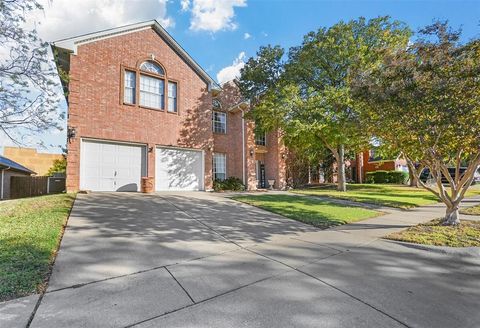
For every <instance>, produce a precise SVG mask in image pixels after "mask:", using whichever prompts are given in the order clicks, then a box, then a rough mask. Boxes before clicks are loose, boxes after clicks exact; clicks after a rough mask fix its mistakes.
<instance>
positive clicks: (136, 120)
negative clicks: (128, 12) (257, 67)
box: [52, 21, 285, 191]
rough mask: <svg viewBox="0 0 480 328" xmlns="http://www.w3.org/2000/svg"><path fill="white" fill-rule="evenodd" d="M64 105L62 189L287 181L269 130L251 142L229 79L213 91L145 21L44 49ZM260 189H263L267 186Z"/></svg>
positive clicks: (243, 106)
mask: <svg viewBox="0 0 480 328" xmlns="http://www.w3.org/2000/svg"><path fill="white" fill-rule="evenodd" d="M52 49H53V51H54V53H55V55H56V56H55V60H56V63H57V67H58V69H59V71H61V72H62V73H67V74H68V76H69V79H68V81H62V83H63V87H64V90H65V91H66V94H67V103H68V131H67V135H68V143H67V148H68V153H67V190H68V191H76V190H93V191H138V190H139V188H140V181H141V177H147V176H148V177H152V178H154V180H155V189H156V190H158V191H163V190H210V189H211V188H212V185H213V180H214V179H224V178H227V177H229V176H235V177H238V178H240V179H242V180H243V181H244V183H245V184H246V185H247V187H248V189H255V188H257V186H258V184H259V183H258V181H257V180H258V176H259V174H260V173H262V175H263V176H264V177H265V180H267V179H271V180H275V187H276V188H283V187H284V185H285V182H284V180H285V178H284V176H285V173H284V171H285V167H284V157H285V155H284V149H283V146H282V144H281V142H279V138H278V137H277V134H276V133H271V134H269V135H267V136H266V138H265V142H263V141H262V140H260V139H262V138H259V137H258V136H257V137H258V138H257V139H258V141H257V143H265V145H256V143H255V134H254V128H255V127H254V124H253V122H249V121H248V120H245V119H243V113H244V111H245V110H246V109H247V108H248V104H247V103H245V102H243V101H242V100H241V97H240V96H239V93H238V89H237V88H236V86H235V85H234V84H233V83H229V84H226V85H224V86H223V88H222V87H219V86H218V85H217V84H216V83H215V81H214V80H213V79H212V78H211V77H210V76H209V75H208V74H207V73H206V72H205V71H204V70H203V69H202V68H201V67H200V66H199V65H198V64H197V63H196V62H195V61H194V60H193V59H192V57H190V55H189V54H188V53H187V52H186V51H185V50H184V49H183V48H182V47H181V46H180V45H179V44H178V43H177V42H176V41H175V40H174V39H173V38H172V37H171V36H170V35H169V34H168V33H167V32H166V31H165V30H164V29H163V28H162V27H161V26H160V25H159V24H158V22H156V21H148V22H143V23H138V24H132V25H128V26H124V27H119V28H114V29H110V30H105V31H100V32H96V33H91V34H87V35H82V36H78V37H73V38H68V39H64V40H60V41H57V42H54V43H52ZM265 186H266V184H265Z"/></svg>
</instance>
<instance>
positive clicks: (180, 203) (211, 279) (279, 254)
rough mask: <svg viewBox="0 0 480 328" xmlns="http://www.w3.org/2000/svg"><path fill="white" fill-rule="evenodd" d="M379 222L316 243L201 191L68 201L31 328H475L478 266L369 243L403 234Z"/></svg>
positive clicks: (304, 232)
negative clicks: (65, 219) (63, 225)
mask: <svg viewBox="0 0 480 328" xmlns="http://www.w3.org/2000/svg"><path fill="white" fill-rule="evenodd" d="M434 212H435V209H434V208H433V207H432V210H431V211H430V210H429V209H428V208H427V209H425V208H423V209H421V210H419V211H418V213H417V214H418V215H424V216H425V218H426V217H429V216H431V215H434ZM389 215H393V217H392V218H390V219H389V218H388V215H387V216H385V217H380V218H375V219H372V220H368V221H363V222H361V223H359V224H358V225H349V226H344V227H342V228H339V229H336V230H329V231H320V230H318V229H315V228H313V227H311V226H308V225H304V224H302V223H298V222H296V221H293V220H289V219H285V218H283V217H280V216H277V215H274V214H271V213H268V212H265V211H262V210H259V209H257V208H254V207H251V206H248V205H244V204H241V203H237V202H235V201H232V200H229V199H226V198H224V197H220V196H217V195H212V194H208V193H182V194H155V195H144V194H131V193H128V194H127V193H115V194H109V193H98V194H95V193H94V194H88V195H78V198H77V200H76V202H75V205H74V208H73V210H72V213H71V216H70V219H69V223H68V227H67V229H66V232H65V235H64V237H63V240H62V244H61V248H60V252H59V254H58V257H57V260H56V263H55V266H54V269H53V274H52V276H51V280H50V284H49V287H48V291H47V293H46V294H45V295H44V297H43V298H42V299H40V302H39V303H38V304H39V306H38V308H37V309H36V312H35V313H34V316H33V321H32V322H31V327H131V326H135V327H436V328H439V327H478V323H479V322H480V312H479V310H478V305H479V304H480V278H479V277H480V269H479V268H480V260H479V258H478V257H475V256H471V257H470V256H465V257H458V256H454V255H449V254H442V253H438V252H431V251H426V250H419V249H415V248H411V247H406V246H403V245H400V244H397V243H392V242H387V241H384V240H381V239H378V237H379V236H381V235H382V234H384V233H385V231H392V230H395V229H401V228H404V227H406V226H408V225H410V224H413V223H412V214H411V212H408V213H402V212H398V213H392V214H389ZM417 220H418V218H417Z"/></svg>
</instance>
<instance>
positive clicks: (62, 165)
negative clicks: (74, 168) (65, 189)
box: [47, 155, 67, 176]
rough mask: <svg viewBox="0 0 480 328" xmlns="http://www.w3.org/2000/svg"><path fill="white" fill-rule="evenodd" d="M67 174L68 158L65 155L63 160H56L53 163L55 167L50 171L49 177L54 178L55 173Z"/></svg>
mask: <svg viewBox="0 0 480 328" xmlns="http://www.w3.org/2000/svg"><path fill="white" fill-rule="evenodd" d="M65 172H67V158H66V157H65V155H63V158H62V159H56V160H54V161H53V165H52V167H51V168H49V169H48V172H47V175H48V176H52V175H54V174H55V173H65Z"/></svg>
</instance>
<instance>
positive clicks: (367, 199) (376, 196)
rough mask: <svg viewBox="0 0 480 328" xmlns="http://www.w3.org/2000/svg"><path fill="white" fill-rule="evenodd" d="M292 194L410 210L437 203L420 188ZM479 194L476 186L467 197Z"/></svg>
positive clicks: (353, 187)
mask: <svg viewBox="0 0 480 328" xmlns="http://www.w3.org/2000/svg"><path fill="white" fill-rule="evenodd" d="M292 192H294V193H299V194H306V195H312V196H322V197H333V198H340V199H347V200H352V201H356V202H362V203H370V204H376V205H382V206H390V207H398V208H412V207H416V206H422V205H428V204H433V203H435V202H438V199H437V198H436V197H435V195H433V194H432V193H431V192H429V191H427V190H425V189H422V188H411V187H408V186H403V185H387V184H349V185H348V186H347V192H339V191H336V190H335V186H334V185H324V186H320V187H314V188H309V189H299V190H293V191H292ZM475 194H480V188H479V186H478V185H476V186H473V187H471V189H470V190H469V191H468V192H467V196H471V195H475Z"/></svg>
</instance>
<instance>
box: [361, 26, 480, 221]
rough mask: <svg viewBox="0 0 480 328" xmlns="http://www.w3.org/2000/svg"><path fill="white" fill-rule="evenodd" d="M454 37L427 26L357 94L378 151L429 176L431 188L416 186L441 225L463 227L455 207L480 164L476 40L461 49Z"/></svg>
mask: <svg viewBox="0 0 480 328" xmlns="http://www.w3.org/2000/svg"><path fill="white" fill-rule="evenodd" d="M459 36H460V33H459V32H455V31H452V30H451V29H449V27H448V25H447V23H445V22H436V23H434V24H433V25H431V26H427V27H425V28H424V29H422V30H421V31H420V32H419V38H418V40H417V41H416V42H415V43H414V44H411V45H410V46H409V47H408V48H407V49H404V50H402V51H398V52H397V53H395V54H393V55H390V56H387V57H386V59H385V61H384V63H383V65H382V66H381V67H379V68H378V69H374V70H371V71H369V72H365V73H364V74H363V75H361V76H359V77H358V79H357V82H356V87H355V88H354V95H355V96H356V97H357V99H358V100H359V101H362V102H363V104H364V106H361V107H360V111H361V112H362V118H363V121H364V124H365V125H368V126H369V127H370V128H371V132H372V133H374V134H375V135H376V136H377V137H378V138H379V139H380V140H381V143H382V145H383V146H384V147H387V148H390V149H393V150H396V151H397V152H401V153H403V155H404V156H405V158H406V160H407V161H408V163H409V166H413V163H419V164H420V165H422V166H425V167H428V168H429V169H430V172H431V174H432V176H433V178H434V180H435V186H430V185H427V184H426V183H424V182H422V181H420V179H419V183H420V184H421V185H422V186H423V187H424V188H426V189H427V190H429V191H431V192H432V193H434V194H435V195H436V196H437V197H438V198H439V199H440V200H441V201H442V202H443V203H445V205H446V207H447V208H446V215H445V218H444V220H443V224H445V225H456V224H459V223H460V217H459V212H458V209H459V205H460V202H461V201H462V199H463V198H464V196H465V193H466V191H467V189H468V188H469V186H470V185H471V183H472V180H473V178H474V173H475V170H476V169H477V167H478V166H479V164H480V124H479V122H480V78H479V77H480V40H478V39H477V40H472V41H470V42H468V43H466V44H460V43H459ZM464 163H467V164H466V166H467V168H466V171H465V172H463V173H461V169H460V168H461V166H463V165H464ZM452 166H453V167H455V174H450V172H449V170H448V168H449V167H452ZM415 174H416V175H417V178H419V175H420V172H418V171H417V172H415ZM442 176H443V177H444V178H446V179H447V180H448V184H449V188H447V187H445V186H444V185H443V184H442ZM448 189H449V190H448Z"/></svg>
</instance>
